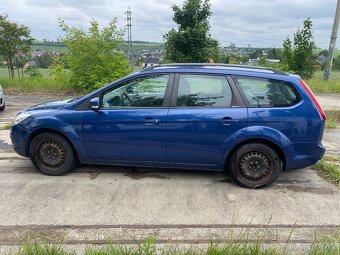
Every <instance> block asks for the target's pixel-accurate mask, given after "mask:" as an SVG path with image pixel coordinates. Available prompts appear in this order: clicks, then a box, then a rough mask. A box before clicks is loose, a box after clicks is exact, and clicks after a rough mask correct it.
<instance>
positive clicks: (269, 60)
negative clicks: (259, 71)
mask: <svg viewBox="0 0 340 255" xmlns="http://www.w3.org/2000/svg"><path fill="white" fill-rule="evenodd" d="M266 62H267V64H269V65H272V64H278V63H280V62H281V60H280V59H270V58H267V59H266Z"/></svg>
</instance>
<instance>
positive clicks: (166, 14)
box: [0, 0, 340, 49]
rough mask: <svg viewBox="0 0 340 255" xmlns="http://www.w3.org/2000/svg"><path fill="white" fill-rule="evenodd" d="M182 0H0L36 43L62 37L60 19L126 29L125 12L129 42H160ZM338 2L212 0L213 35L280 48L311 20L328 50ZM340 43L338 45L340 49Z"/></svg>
mask: <svg viewBox="0 0 340 255" xmlns="http://www.w3.org/2000/svg"><path fill="white" fill-rule="evenodd" d="M183 2H184V0H100V1H99V0H0V13H1V14H7V15H8V17H9V19H10V20H11V21H15V22H18V23H21V24H25V25H27V26H28V27H30V29H31V31H32V35H33V37H34V38H35V39H37V40H42V39H47V40H57V38H58V37H60V36H62V31H61V29H60V28H59V27H58V19H63V20H65V22H66V23H67V24H68V25H70V26H77V27H82V28H84V29H86V28H88V25H89V21H90V20H91V19H95V20H98V21H99V24H100V25H102V26H105V25H106V24H108V22H109V21H110V19H112V18H113V17H117V19H118V26H119V27H120V28H124V27H125V25H126V20H125V19H126V14H125V12H126V10H127V8H128V6H130V8H131V11H132V18H133V20H132V39H133V40H142V41H154V42H163V35H164V34H165V33H167V32H168V31H169V30H170V29H171V28H176V24H175V23H174V22H173V20H172V16H173V12H172V8H171V6H172V5H173V4H177V5H181V4H182V3H183ZM336 2H337V0H237V1H236V0H210V3H211V11H212V16H211V19H210V25H211V34H212V36H213V37H214V38H216V39H217V40H218V41H219V42H220V44H221V45H222V46H228V45H229V44H230V43H231V42H233V43H235V44H236V46H248V45H251V47H282V42H283V40H284V39H285V38H287V36H289V37H290V38H292V37H293V34H294V32H296V30H297V29H298V27H302V25H303V20H305V19H306V18H307V17H310V18H311V19H312V21H313V32H314V41H315V42H316V44H317V46H318V47H320V48H323V49H325V48H328V44H329V40H330V39H329V38H330V35H331V31H332V25H333V20H334V15H335V8H336ZM339 41H340V40H338V42H337V47H338V48H339V47H340V42H339Z"/></svg>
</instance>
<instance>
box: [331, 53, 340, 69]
mask: <svg viewBox="0 0 340 255" xmlns="http://www.w3.org/2000/svg"><path fill="white" fill-rule="evenodd" d="M332 68H333V69H334V70H337V71H340V55H339V56H337V57H336V58H334V60H333V66H332Z"/></svg>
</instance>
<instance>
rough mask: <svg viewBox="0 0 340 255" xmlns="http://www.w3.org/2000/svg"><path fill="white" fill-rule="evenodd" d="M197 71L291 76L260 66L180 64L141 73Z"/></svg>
mask: <svg viewBox="0 0 340 255" xmlns="http://www.w3.org/2000/svg"><path fill="white" fill-rule="evenodd" d="M183 69H185V70H197V69H203V70H204V71H205V72H209V70H210V71H217V70H218V71H223V70H225V71H241V72H253V73H254V72H255V73H265V74H278V75H289V74H288V73H285V72H283V71H280V70H277V69H274V68H268V67H259V66H248V65H230V64H206V63H204V64H202V63H179V64H162V65H155V66H150V67H146V68H144V69H142V70H141V72H148V71H153V70H155V71H156V70H157V71H160V70H162V71H165V70H167V71H170V70H172V71H174V70H176V71H179V70H183Z"/></svg>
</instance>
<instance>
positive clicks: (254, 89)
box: [233, 76, 300, 107]
mask: <svg viewBox="0 0 340 255" xmlns="http://www.w3.org/2000/svg"><path fill="white" fill-rule="evenodd" d="M233 78H234V79H235V81H236V83H237V84H238V86H239V88H240V90H241V92H242V93H243V95H244V97H245V100H246V101H247V104H248V105H249V106H250V107H288V106H292V105H295V104H297V103H298V102H299V101H300V95H299V93H298V92H297V90H296V88H295V87H294V85H293V84H291V83H289V82H285V81H279V80H272V79H262V78H253V77H243V76H234V77H233Z"/></svg>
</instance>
